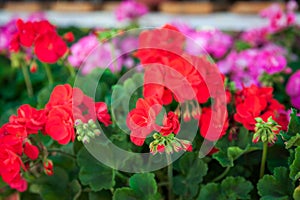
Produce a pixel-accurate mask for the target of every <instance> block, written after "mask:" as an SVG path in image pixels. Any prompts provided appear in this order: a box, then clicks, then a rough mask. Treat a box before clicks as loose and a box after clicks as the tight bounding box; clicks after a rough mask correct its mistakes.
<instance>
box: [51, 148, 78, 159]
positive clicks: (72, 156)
mask: <svg viewBox="0 0 300 200" xmlns="http://www.w3.org/2000/svg"><path fill="white" fill-rule="evenodd" d="M48 152H52V153H60V154H63V155H65V156H68V157H70V158H73V159H76V156H75V155H73V154H70V153H67V152H64V151H62V150H60V149H48Z"/></svg>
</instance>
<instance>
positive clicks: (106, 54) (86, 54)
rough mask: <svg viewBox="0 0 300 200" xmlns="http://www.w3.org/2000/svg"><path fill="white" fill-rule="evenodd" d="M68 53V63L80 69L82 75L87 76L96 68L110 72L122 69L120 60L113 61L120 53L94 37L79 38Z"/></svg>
mask: <svg viewBox="0 0 300 200" xmlns="http://www.w3.org/2000/svg"><path fill="white" fill-rule="evenodd" d="M70 52H71V55H70V56H69V57H68V61H69V63H70V64H71V65H72V66H73V67H76V68H80V70H81V72H82V73H83V74H88V73H90V72H91V71H92V70H93V69H95V68H97V67H100V68H107V67H108V68H109V69H111V70H112V71H119V70H120V69H121V67H122V65H121V60H120V59H117V60H116V61H114V59H115V58H118V57H119V56H120V51H119V50H117V49H115V48H114V46H113V44H110V43H100V41H99V39H98V38H97V36H96V35H88V36H85V37H83V38H81V39H80V40H79V41H78V42H77V43H75V44H73V45H72V47H71V48H70Z"/></svg>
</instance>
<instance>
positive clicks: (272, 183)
mask: <svg viewBox="0 0 300 200" xmlns="http://www.w3.org/2000/svg"><path fill="white" fill-rule="evenodd" d="M257 189H258V194H259V195H260V196H261V197H262V198H261V199H262V200H279V199H291V196H292V194H293V190H294V184H293V183H292V181H291V180H290V178H289V175H288V170H287V168H284V167H278V168H276V169H275V170H274V175H265V176H264V177H263V178H262V179H260V180H259V182H258V184H257Z"/></svg>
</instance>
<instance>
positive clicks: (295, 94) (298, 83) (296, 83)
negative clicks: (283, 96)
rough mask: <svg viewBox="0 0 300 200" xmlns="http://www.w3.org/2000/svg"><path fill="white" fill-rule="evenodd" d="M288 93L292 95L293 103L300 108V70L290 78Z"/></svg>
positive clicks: (287, 86) (287, 87)
mask: <svg viewBox="0 0 300 200" xmlns="http://www.w3.org/2000/svg"><path fill="white" fill-rule="evenodd" d="M286 93H287V94H288V95H289V96H290V97H291V103H292V105H293V106H294V107H296V108H297V109H300V70H298V71H296V72H295V73H294V74H293V75H292V76H291V77H290V78H289V80H288V83H287V85H286Z"/></svg>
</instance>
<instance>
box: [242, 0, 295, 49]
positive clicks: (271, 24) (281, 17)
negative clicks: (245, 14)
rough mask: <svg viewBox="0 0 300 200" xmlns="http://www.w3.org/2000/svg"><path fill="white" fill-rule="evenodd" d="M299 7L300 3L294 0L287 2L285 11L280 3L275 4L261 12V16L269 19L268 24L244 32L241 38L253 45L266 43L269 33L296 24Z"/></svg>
mask: <svg viewBox="0 0 300 200" xmlns="http://www.w3.org/2000/svg"><path fill="white" fill-rule="evenodd" d="M297 8H298V4H297V2H296V1H294V0H291V1H289V2H288V3H287V5H286V11H284V10H283V9H282V8H281V7H280V5H279V4H273V5H272V6H270V7H268V8H266V9H264V10H262V11H261V12H260V16H261V17H263V18H266V19H268V24H267V25H266V26H263V27H259V28H253V29H250V30H248V31H245V32H243V33H242V36H241V38H242V39H243V40H244V41H246V42H248V43H250V44H251V45H253V46H259V45H262V44H265V43H266V42H267V40H268V35H270V34H273V33H276V32H278V31H281V30H282V29H284V28H287V27H289V26H292V25H295V23H296V14H295V11H296V10H297Z"/></svg>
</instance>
